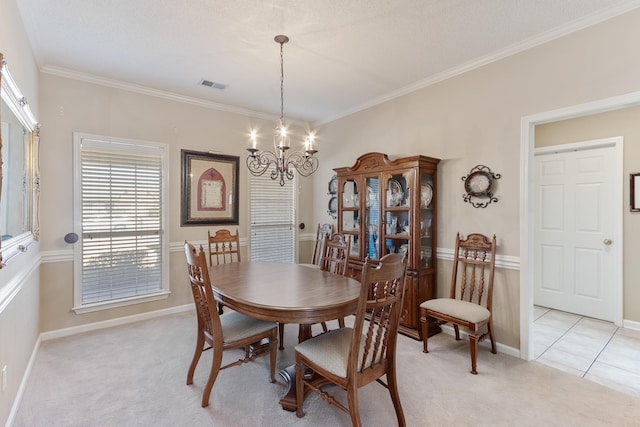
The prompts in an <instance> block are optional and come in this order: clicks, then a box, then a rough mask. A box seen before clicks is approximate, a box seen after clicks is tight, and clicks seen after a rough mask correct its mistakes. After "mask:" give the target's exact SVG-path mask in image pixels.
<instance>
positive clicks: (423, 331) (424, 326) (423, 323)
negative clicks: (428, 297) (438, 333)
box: [420, 309, 429, 353]
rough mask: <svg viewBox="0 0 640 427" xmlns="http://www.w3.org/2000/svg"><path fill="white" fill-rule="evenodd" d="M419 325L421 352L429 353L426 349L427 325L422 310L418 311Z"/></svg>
mask: <svg viewBox="0 0 640 427" xmlns="http://www.w3.org/2000/svg"><path fill="white" fill-rule="evenodd" d="M420 324H421V327H422V352H423V353H429V350H428V349H427V340H428V339H429V327H428V326H429V325H428V322H427V313H426V311H425V310H424V309H420Z"/></svg>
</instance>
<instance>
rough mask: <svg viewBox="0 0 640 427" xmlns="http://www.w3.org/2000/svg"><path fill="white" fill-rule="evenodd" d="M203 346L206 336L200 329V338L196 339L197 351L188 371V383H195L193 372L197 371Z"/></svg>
mask: <svg viewBox="0 0 640 427" xmlns="http://www.w3.org/2000/svg"><path fill="white" fill-rule="evenodd" d="M203 347H204V337H203V336H202V332H201V331H198V339H197V340H196V351H195V352H194V353H193V359H191V365H190V366H189V371H188V372H187V385H191V384H193V373H194V372H195V370H196V366H197V365H198V361H199V360H200V356H201V355H202V350H203Z"/></svg>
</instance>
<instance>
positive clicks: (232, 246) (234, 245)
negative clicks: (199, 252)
mask: <svg viewBox="0 0 640 427" xmlns="http://www.w3.org/2000/svg"><path fill="white" fill-rule="evenodd" d="M207 237H208V242H209V265H210V266H214V265H219V264H229V263H232V262H240V261H241V259H240V236H239V235H238V230H237V229H236V233H235V234H231V232H230V231H229V230H224V229H223V230H218V231H216V233H215V234H214V235H213V236H212V235H211V232H210V231H207ZM214 260H215V262H214Z"/></svg>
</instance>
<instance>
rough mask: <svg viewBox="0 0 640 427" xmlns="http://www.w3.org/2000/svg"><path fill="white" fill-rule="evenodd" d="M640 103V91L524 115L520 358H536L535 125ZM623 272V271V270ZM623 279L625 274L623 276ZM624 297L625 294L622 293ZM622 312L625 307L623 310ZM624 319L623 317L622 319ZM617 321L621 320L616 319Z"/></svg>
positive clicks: (521, 165) (522, 121)
mask: <svg viewBox="0 0 640 427" xmlns="http://www.w3.org/2000/svg"><path fill="white" fill-rule="evenodd" d="M638 105H640V92H632V93H629V94H626V95H621V96H615V97H611V98H605V99H601V100H597V101H593V102H588V103H585V104H578V105H573V106H570V107H566V108H560V109H556V110H550V111H545V112H542V113H538V114H533V115H530V116H524V117H522V118H521V119H520V194H521V197H520V358H521V359H524V360H531V359H532V358H533V345H532V338H533V337H532V334H531V330H532V329H533V285H534V282H533V266H534V263H533V261H534V259H533V257H534V246H533V244H534V239H533V227H534V220H535V209H536V206H535V179H534V158H533V155H534V148H535V147H534V142H535V127H536V126H537V125H540V124H544V123H551V122H555V121H560V120H566V119H573V118H576V117H581V116H587V115H592V114H598V113H604V112H607V111H613V110H619V109H623V108H628V107H635V106H638ZM620 273H621V275H622V271H621V272H620ZM620 280H622V278H620ZM620 298H621V299H622V295H620ZM620 315H621V316H622V310H620ZM620 321H622V319H620ZM616 323H617V322H616Z"/></svg>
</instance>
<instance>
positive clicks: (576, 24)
mask: <svg viewBox="0 0 640 427" xmlns="http://www.w3.org/2000/svg"><path fill="white" fill-rule="evenodd" d="M639 7H640V0H631V1H629V2H627V3H624V4H622V5H620V6H617V7H613V8H610V9H607V10H603V11H600V12H596V13H592V14H590V15H587V16H584V17H582V18H580V19H576V20H575V21H572V22H570V23H568V24H566V25H563V26H561V27H558V28H555V29H553V30H550V31H547V32H544V33H541V34H538V35H536V36H534V37H530V38H528V39H526V40H524V41H522V42H520V43H515V44H512V45H511V46H507V47H506V48H504V49H500V50H497V51H495V52H493V53H490V54H488V55H485V56H481V57H480V58H477V59H475V60H473V61H469V62H467V63H465V64H462V65H459V66H456V67H454V68H450V69H448V70H445V71H443V72H441V73H438V74H435V75H433V76H431V77H428V78H426V79H423V80H419V81H417V82H415V83H412V84H410V85H407V86H404V87H402V88H400V89H398V90H396V91H393V92H390V93H388V94H386V95H383V96H380V97H377V98H374V99H372V100H371V101H369V102H365V103H363V104H360V105H358V106H356V107H353V108H350V109H348V110H345V111H343V112H341V113H337V114H335V115H332V116H328V117H325V118H324V119H322V120H319V121H317V122H315V123H314V125H316V126H321V125H324V124H327V123H330V122H332V121H334V120H338V119H340V118H343V117H346V116H350V115H351V114H355V113H357V112H360V111H363V110H366V109H368V108H372V107H375V106H377V105H380V104H383V103H385V102H387V101H391V100H393V99H396V98H399V97H401V96H404V95H407V94H409V93H412V92H416V91H418V90H420V89H424V88H426V87H428V86H432V85H434V84H436V83H440V82H442V81H445V80H448V79H450V78H452V77H456V76H459V75H461V74H464V73H466V72H469V71H472V70H475V69H476V68H480V67H483V66H485V65H488V64H491V63H492V62H496V61H500V60H501V59H504V58H507V57H509V56H512V55H515V54H517V53H520V52H524V51H525V50H529V49H532V48H534V47H537V46H540V45H542V44H545V43H547V42H550V41H553V40H556V39H559V38H561V37H564V36H567V35H569V34H572V33H575V32H577V31H580V30H582V29H585V28H587V27H590V26H592V25H595V24H599V23H600V22H604V21H606V20H608V19H611V18H615V17H616V16H619V15H623V14H625V13H627V12H630V11H632V10H634V9H637V8H639Z"/></svg>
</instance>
